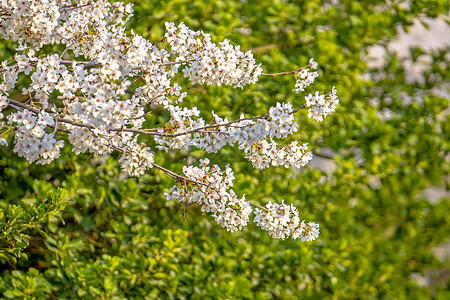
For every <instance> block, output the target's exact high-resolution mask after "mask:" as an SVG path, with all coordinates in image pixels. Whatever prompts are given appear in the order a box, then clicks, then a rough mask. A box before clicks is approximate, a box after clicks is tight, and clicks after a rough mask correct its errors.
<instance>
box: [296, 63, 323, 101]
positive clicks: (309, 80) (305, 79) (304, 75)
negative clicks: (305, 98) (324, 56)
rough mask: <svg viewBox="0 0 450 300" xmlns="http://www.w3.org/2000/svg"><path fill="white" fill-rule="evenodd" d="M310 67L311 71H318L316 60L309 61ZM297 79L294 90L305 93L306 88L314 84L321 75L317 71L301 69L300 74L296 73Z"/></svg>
mask: <svg viewBox="0 0 450 300" xmlns="http://www.w3.org/2000/svg"><path fill="white" fill-rule="evenodd" d="M308 66H310V67H311V69H314V70H315V69H317V63H316V62H315V61H314V58H311V59H310V60H309V64H308ZM295 77H296V78H297V81H296V82H295V89H294V90H293V91H294V92H296V93H300V92H304V91H305V88H306V87H308V86H310V85H311V84H313V83H314V81H315V80H316V78H317V77H319V73H318V72H317V71H314V72H309V69H308V68H307V67H305V68H300V69H299V70H298V72H296V74H295Z"/></svg>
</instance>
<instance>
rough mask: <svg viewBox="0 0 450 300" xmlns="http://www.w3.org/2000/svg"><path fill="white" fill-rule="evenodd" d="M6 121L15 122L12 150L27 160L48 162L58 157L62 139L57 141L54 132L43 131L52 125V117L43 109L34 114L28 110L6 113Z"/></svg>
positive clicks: (62, 144)
mask: <svg viewBox="0 0 450 300" xmlns="http://www.w3.org/2000/svg"><path fill="white" fill-rule="evenodd" d="M8 123H9V124H12V123H16V124H17V130H16V133H15V140H14V143H15V147H14V152H17V153H18V154H19V155H20V156H22V157H25V158H26V159H27V160H28V161H29V162H34V161H36V160H38V163H41V164H48V163H50V162H51V161H53V160H54V159H55V158H58V157H59V151H60V148H62V147H63V146H64V142H63V141H61V140H60V141H57V140H56V139H55V135H54V133H52V132H51V133H47V132H45V128H46V127H47V126H48V125H50V126H52V125H54V120H53V118H52V117H51V116H50V115H49V114H48V113H46V112H45V111H41V112H39V114H38V115H34V114H33V113H31V112H30V111H29V110H26V109H25V110H23V111H20V112H18V113H16V114H10V115H8Z"/></svg>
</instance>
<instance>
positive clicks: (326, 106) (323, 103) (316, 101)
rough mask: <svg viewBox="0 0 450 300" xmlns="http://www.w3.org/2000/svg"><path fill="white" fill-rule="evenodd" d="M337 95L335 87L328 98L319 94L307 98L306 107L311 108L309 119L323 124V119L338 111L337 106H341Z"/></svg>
mask: <svg viewBox="0 0 450 300" xmlns="http://www.w3.org/2000/svg"><path fill="white" fill-rule="evenodd" d="M336 93H337V91H336V89H335V88H334V87H333V89H332V90H331V92H330V93H328V96H325V95H324V94H320V93H319V92H316V93H315V94H314V95H313V94H309V95H308V96H305V100H306V105H307V106H308V107H309V110H308V118H314V119H316V120H317V121H319V122H321V121H323V118H325V117H326V116H329V115H331V114H332V113H333V112H334V111H335V110H336V105H339V100H338V98H337V96H336Z"/></svg>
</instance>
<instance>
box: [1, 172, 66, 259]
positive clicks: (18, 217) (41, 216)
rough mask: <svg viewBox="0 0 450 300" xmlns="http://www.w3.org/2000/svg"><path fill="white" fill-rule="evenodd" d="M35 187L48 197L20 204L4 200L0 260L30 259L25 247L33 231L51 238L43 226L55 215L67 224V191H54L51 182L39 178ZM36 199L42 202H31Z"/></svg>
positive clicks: (39, 192) (28, 200) (44, 196)
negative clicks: (64, 210)
mask: <svg viewBox="0 0 450 300" xmlns="http://www.w3.org/2000/svg"><path fill="white" fill-rule="evenodd" d="M34 189H35V190H36V192H37V195H39V198H41V197H42V196H43V198H44V199H22V200H21V201H20V205H16V204H10V203H5V202H3V201H2V202H0V205H1V206H2V210H1V211H0V247H1V248H0V262H3V263H5V262H9V263H13V264H15V263H17V259H19V258H22V257H23V258H24V259H27V254H26V253H24V252H23V250H24V249H25V248H26V247H27V246H28V245H29V243H30V234H32V233H34V232H37V233H39V234H41V235H42V237H44V238H45V239H47V238H48V236H47V234H46V233H45V232H44V231H43V230H42V229H41V227H42V225H44V224H46V223H47V222H48V221H49V219H50V218H51V217H53V218H54V219H55V220H59V221H61V222H62V223H64V220H63V219H62V218H61V216H60V212H61V211H62V210H63V209H64V207H65V204H66V202H65V198H66V196H67V193H66V191H65V190H63V189H57V190H56V191H52V189H53V187H52V186H51V185H49V184H47V183H45V182H39V181H36V182H35V183H34ZM36 200H37V201H39V202H40V203H39V204H38V205H36V204H32V203H27V202H30V201H36Z"/></svg>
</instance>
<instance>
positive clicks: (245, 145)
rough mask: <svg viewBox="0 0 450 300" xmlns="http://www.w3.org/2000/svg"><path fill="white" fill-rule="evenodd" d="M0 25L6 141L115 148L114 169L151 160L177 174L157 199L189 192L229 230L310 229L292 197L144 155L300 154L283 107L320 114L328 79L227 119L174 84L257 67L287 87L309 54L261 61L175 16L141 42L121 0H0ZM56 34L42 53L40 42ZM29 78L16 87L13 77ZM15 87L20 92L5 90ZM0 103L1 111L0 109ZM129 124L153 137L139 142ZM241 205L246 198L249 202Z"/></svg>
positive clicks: (19, 145) (33, 149) (325, 106)
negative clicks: (282, 64)
mask: <svg viewBox="0 0 450 300" xmlns="http://www.w3.org/2000/svg"><path fill="white" fill-rule="evenodd" d="M0 12H1V13H0V36H1V37H2V38H4V39H9V40H13V41H15V42H17V45H18V46H17V53H16V54H15V56H14V59H13V60H11V61H4V62H2V65H1V68H0V120H2V119H6V122H0V144H1V145H7V138H8V136H7V135H9V134H11V133H12V135H13V136H14V142H13V143H14V147H13V151H14V152H16V153H17V154H18V155H19V156H22V157H24V158H25V159H27V160H28V161H29V162H37V163H42V164H46V163H50V162H52V161H53V160H54V159H56V158H58V157H59V155H60V149H61V148H62V147H64V144H65V142H69V143H70V144H71V145H72V147H73V151H74V152H75V153H77V154H78V153H82V152H86V151H89V152H92V153H94V154H95V155H101V154H108V153H111V152H114V151H118V152H120V153H122V156H121V157H120V159H119V163H120V164H121V167H122V170H123V171H124V172H126V173H127V174H129V175H130V176H141V175H142V174H144V173H145V172H146V171H147V170H148V169H151V168H155V169H159V170H161V171H163V172H164V173H166V174H167V175H169V176H171V177H172V178H174V179H175V180H176V182H177V185H175V186H174V187H172V188H171V189H170V191H169V192H168V193H166V196H167V199H169V200H170V199H172V200H176V201H184V202H185V203H186V204H187V203H188V202H196V203H199V204H201V206H202V210H203V211H205V212H209V213H211V214H212V216H213V217H214V218H215V220H216V221H217V222H218V223H219V224H221V225H222V226H223V227H225V228H227V229H228V230H230V231H235V230H239V229H241V228H242V227H243V226H246V225H247V224H248V222H249V220H250V215H251V213H253V212H254V213H255V217H254V221H255V222H256V223H257V225H258V226H260V227H261V228H262V229H264V230H266V231H268V232H269V234H270V235H271V236H272V237H274V238H283V239H284V238H287V237H292V238H301V240H302V241H308V240H312V239H314V238H316V237H317V236H318V225H317V224H315V223H305V222H304V221H300V219H299V212H298V211H297V209H296V208H295V207H293V206H292V205H287V204H284V203H281V204H273V203H269V204H267V205H266V206H265V207H264V206H261V205H259V204H256V203H253V202H250V201H248V200H246V199H245V195H243V196H238V195H236V193H235V192H234V191H233V190H232V185H233V179H234V174H233V171H232V170H231V169H230V168H229V167H228V166H227V167H226V168H225V171H222V170H221V169H220V167H219V166H217V165H212V166H209V161H208V160H207V159H204V160H202V161H201V163H200V166H199V167H194V166H185V167H184V168H183V175H179V174H177V173H176V172H174V171H172V170H169V169H167V168H165V167H163V166H161V165H159V164H157V163H156V162H155V160H158V150H163V151H166V152H169V151H170V152H171V151H179V150H189V149H190V148H192V147H195V148H199V149H203V150H205V151H206V152H217V151H219V150H221V149H222V148H223V147H224V146H226V145H229V146H236V147H238V148H239V149H241V150H242V151H243V154H244V157H246V158H247V159H248V160H249V161H250V162H251V163H252V165H253V166H254V167H255V168H259V169H264V168H267V167H269V166H270V165H273V166H284V167H291V166H293V167H297V168H300V167H303V166H304V165H306V164H307V163H308V161H310V160H311V158H312V154H311V152H308V151H307V150H308V146H307V144H306V143H300V142H298V141H294V142H291V143H290V144H288V145H284V146H283V145H280V144H282V141H281V140H283V139H285V138H287V137H288V136H290V135H293V134H294V133H295V132H296V131H297V130H298V127H299V125H298V123H297V122H296V121H295V116H294V114H295V113H297V112H299V111H300V110H302V109H305V108H308V117H310V118H314V119H316V120H318V121H322V120H323V118H324V117H326V116H328V115H330V114H331V113H333V112H334V110H335V107H336V105H338V104H339V100H338V99H337V96H336V90H335V89H334V87H333V88H332V90H331V92H329V93H328V94H322V93H319V92H315V93H311V94H309V95H307V96H306V97H305V103H304V104H303V105H300V106H299V107H297V108H295V107H294V106H293V105H292V104H291V103H288V102H285V103H276V104H275V103H274V106H273V107H270V108H269V109H268V111H267V113H266V114H264V115H260V116H245V115H243V114H241V116H240V117H239V118H238V119H236V120H228V119H227V118H222V117H221V116H219V115H218V114H216V113H214V112H211V114H210V116H209V117H207V118H205V119H204V118H203V117H202V116H201V112H200V110H198V109H197V107H195V106H192V107H187V106H183V99H184V98H185V97H187V93H186V92H182V87H181V86H180V85H179V84H178V83H179V82H183V81H181V80H180V79H181V78H182V77H184V78H187V79H188V80H189V81H190V83H191V84H194V85H195V84H207V85H216V86H221V85H229V86H232V87H234V88H241V89H242V88H244V87H245V86H246V85H248V84H255V83H256V82H257V81H258V79H259V77H260V76H262V75H266V76H278V75H293V76H294V77H295V78H296V84H295V89H294V92H296V93H300V92H303V91H304V90H305V88H306V87H308V86H309V85H311V84H313V83H314V81H315V79H316V78H317V77H318V76H319V73H318V72H317V71H310V69H312V70H315V69H317V63H316V62H315V61H314V59H310V61H309V63H308V64H307V65H306V66H304V67H301V68H298V69H297V70H295V71H290V72H279V73H273V74H267V73H262V67H261V65H260V64H257V63H256V61H255V59H254V57H253V54H252V53H251V51H241V49H240V47H239V46H233V45H231V43H230V42H229V41H228V40H224V41H222V42H220V43H219V44H215V43H213V42H212V39H211V37H210V35H209V34H206V33H204V32H203V31H194V30H191V29H189V28H188V27H187V26H186V25H184V24H183V23H180V24H178V26H176V25H175V24H174V23H169V22H168V23H166V24H165V26H166V32H165V35H164V38H163V39H162V40H161V41H159V42H157V43H152V42H150V41H148V40H146V39H144V38H143V37H142V36H140V35H138V34H136V33H134V32H133V31H131V33H130V34H127V33H126V30H125V27H124V24H125V22H126V21H127V20H128V18H129V17H131V16H132V6H131V5H130V4H128V5H124V4H122V3H118V2H117V3H114V4H110V3H109V2H108V1H106V0H99V1H94V0H79V1H72V0H49V1H38V0H30V1H16V0H6V1H3V2H1V4H0ZM54 44H56V45H59V47H60V48H58V49H60V51H58V52H54V53H48V52H46V50H45V49H44V48H43V46H44V45H54ZM22 77H27V78H29V81H30V82H31V83H30V84H29V85H27V86H26V88H23V89H22V90H20V91H18V90H17V84H18V82H19V78H22ZM17 93H22V94H23V95H25V96H26V97H27V100H26V101H25V102H23V101H19V100H17V99H18V98H15V95H16V94H17ZM155 108H157V109H158V110H160V109H164V110H167V111H168V112H169V114H170V119H169V120H168V121H167V122H166V123H162V124H158V126H156V127H154V128H147V127H146V126H145V124H144V122H145V121H146V120H147V119H148V118H152V117H153V115H154V114H155V113H156V112H157V110H155ZM3 113H5V115H6V116H4V115H3ZM140 135H148V136H151V137H153V142H149V144H145V143H142V142H141V141H140V139H139V136H140ZM253 207H254V208H255V210H254V211H253Z"/></svg>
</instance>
